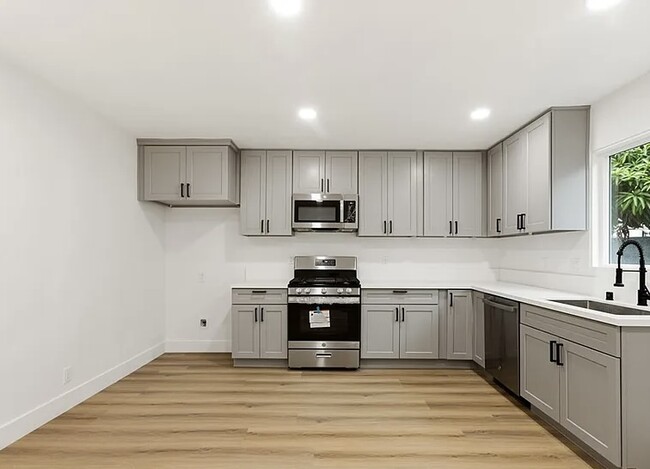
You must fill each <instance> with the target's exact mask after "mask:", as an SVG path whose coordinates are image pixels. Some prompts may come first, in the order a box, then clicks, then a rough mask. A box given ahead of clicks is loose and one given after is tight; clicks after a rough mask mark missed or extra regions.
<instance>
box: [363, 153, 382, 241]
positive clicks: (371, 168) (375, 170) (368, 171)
mask: <svg viewBox="0 0 650 469" xmlns="http://www.w3.org/2000/svg"><path fill="white" fill-rule="evenodd" d="M387 169H388V156H387V153H386V152H381V151H368V152H360V153H359V211H358V216H359V236H386V232H387V229H386V226H387V221H388V216H387V214H386V203H387V197H388V196H387V194H388V189H387V187H386V185H387V182H388V181H387V179H388V178H387Z"/></svg>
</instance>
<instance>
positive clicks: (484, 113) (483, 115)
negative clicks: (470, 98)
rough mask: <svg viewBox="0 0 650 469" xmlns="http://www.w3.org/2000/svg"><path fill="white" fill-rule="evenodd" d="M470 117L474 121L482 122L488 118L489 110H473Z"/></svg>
mask: <svg viewBox="0 0 650 469" xmlns="http://www.w3.org/2000/svg"><path fill="white" fill-rule="evenodd" d="M470 117H471V118H472V119H474V120H475V121H482V120H483V119H487V118H488V117H490V110H489V109H488V108H486V107H480V108H478V109H474V110H473V111H472V113H471V114H470Z"/></svg>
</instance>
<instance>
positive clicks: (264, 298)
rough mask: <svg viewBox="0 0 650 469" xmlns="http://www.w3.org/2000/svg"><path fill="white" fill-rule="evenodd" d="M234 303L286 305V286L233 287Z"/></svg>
mask: <svg viewBox="0 0 650 469" xmlns="http://www.w3.org/2000/svg"><path fill="white" fill-rule="evenodd" d="M232 304H234V305H261V304H264V305H286V304H287V289H286V288H267V289H261V288H260V289H251V288H233V289H232Z"/></svg>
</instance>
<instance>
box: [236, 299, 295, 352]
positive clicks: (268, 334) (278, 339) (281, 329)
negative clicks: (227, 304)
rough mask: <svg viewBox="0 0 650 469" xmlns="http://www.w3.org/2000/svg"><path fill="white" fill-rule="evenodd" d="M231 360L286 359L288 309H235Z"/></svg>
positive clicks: (259, 307) (265, 307) (269, 306)
mask: <svg viewBox="0 0 650 469" xmlns="http://www.w3.org/2000/svg"><path fill="white" fill-rule="evenodd" d="M232 358H238V359H246V358H253V359H255V358H267V359H286V358H287V306H286V305H233V307H232Z"/></svg>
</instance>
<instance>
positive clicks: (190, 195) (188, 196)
mask: <svg viewBox="0 0 650 469" xmlns="http://www.w3.org/2000/svg"><path fill="white" fill-rule="evenodd" d="M190 197H192V194H191V192H190V183H189V182H188V183H187V198H188V199H189V198H190Z"/></svg>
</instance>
